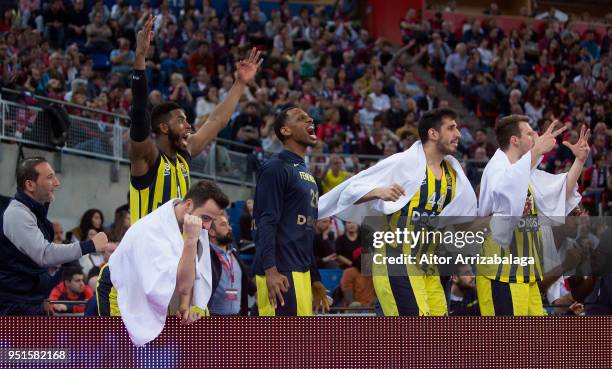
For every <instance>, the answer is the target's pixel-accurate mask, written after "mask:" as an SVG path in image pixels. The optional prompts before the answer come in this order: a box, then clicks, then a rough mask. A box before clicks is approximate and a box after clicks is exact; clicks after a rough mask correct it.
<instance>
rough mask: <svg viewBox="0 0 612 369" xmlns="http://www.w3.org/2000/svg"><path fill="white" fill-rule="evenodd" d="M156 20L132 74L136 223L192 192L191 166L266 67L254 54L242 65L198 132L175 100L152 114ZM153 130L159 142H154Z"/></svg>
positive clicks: (142, 36)
mask: <svg viewBox="0 0 612 369" xmlns="http://www.w3.org/2000/svg"><path fill="white" fill-rule="evenodd" d="M154 21H155V18H154V17H152V16H151V17H149V19H148V20H147V22H146V23H145V25H144V28H143V29H142V30H141V31H140V32H138V36H137V45H136V60H135V61H134V74H133V76H132V95H133V102H132V109H131V112H130V116H131V118H132V124H131V127H130V141H129V143H130V144H129V152H128V155H129V159H130V215H131V219H132V224H133V223H135V222H136V221H137V220H138V219H140V218H142V217H144V216H145V215H147V214H148V213H150V212H151V211H153V210H155V209H157V207H158V206H160V205H161V204H163V203H165V202H166V201H168V200H170V199H173V198H177V197H179V198H180V197H183V196H184V195H185V193H186V192H187V189H188V188H189V181H190V177H189V164H190V161H191V158H192V157H194V156H196V155H198V154H199V153H200V152H202V150H204V148H205V147H206V145H208V144H209V143H210V142H211V141H212V140H213V139H214V138H215V137H216V136H217V133H218V132H219V131H220V130H221V129H223V128H224V127H225V126H226V125H227V123H228V121H229V119H230V117H231V115H232V113H233V112H234V110H235V108H236V105H237V104H238V101H239V99H240V96H242V93H243V92H244V90H245V88H246V85H247V84H248V83H249V82H250V81H251V80H252V79H253V78H254V77H255V74H256V72H257V69H258V67H259V65H260V64H261V60H260V52H258V51H256V50H255V49H253V50H251V54H250V55H249V57H248V59H246V60H242V61H240V62H239V63H237V64H236V74H235V75H236V81H235V82H234V85H233V86H232V88H231V89H230V91H229V93H228V95H227V97H226V98H225V100H223V102H221V104H219V105H218V106H217V107H216V109H215V110H214V111H213V112H212V113H211V114H210V116H209V117H208V119H207V121H206V122H205V123H204V124H203V125H202V126H201V127H200V128H199V129H198V131H196V132H195V133H192V132H191V125H190V123H189V122H187V117H186V116H185V112H184V111H183V109H182V108H181V107H180V106H179V105H177V104H176V103H173V102H164V103H160V104H158V105H156V106H154V107H153V110H152V111H151V112H150V113H149V110H148V91H147V80H146V75H145V55H146V54H147V51H148V49H149V44H150V43H151V39H152V38H153V24H154ZM151 130H152V131H153V133H155V136H156V137H155V140H153V139H152V138H151Z"/></svg>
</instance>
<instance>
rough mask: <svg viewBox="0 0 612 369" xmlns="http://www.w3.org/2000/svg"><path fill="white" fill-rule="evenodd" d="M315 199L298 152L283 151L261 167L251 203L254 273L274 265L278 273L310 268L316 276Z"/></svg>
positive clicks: (313, 184) (312, 181) (314, 189)
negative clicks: (314, 246)
mask: <svg viewBox="0 0 612 369" xmlns="http://www.w3.org/2000/svg"><path fill="white" fill-rule="evenodd" d="M318 202H319V191H318V189H317V183H316V181H315V179H314V177H313V176H312V174H311V173H310V171H309V170H308V167H307V166H306V163H305V162H304V159H303V158H301V157H300V156H299V155H297V154H294V153H292V152H290V151H288V150H285V151H283V152H281V153H280V154H278V155H277V156H275V157H273V158H271V159H269V160H268V161H267V162H266V163H265V164H264V165H263V166H262V168H261V169H260V171H259V173H258V175H257V186H256V188H255V198H254V204H253V241H254V242H255V259H254V261H253V270H254V272H255V274H257V275H264V274H265V270H266V269H268V268H271V267H273V266H276V268H277V269H278V271H279V272H306V271H309V270H310V271H311V274H312V276H311V277H312V278H313V280H318V279H319V278H318V273H317V272H316V268H315V263H314V252H313V240H314V225H315V222H316V221H317V215H318ZM312 272H314V273H312Z"/></svg>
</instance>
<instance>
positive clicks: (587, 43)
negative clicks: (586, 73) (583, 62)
mask: <svg viewBox="0 0 612 369" xmlns="http://www.w3.org/2000/svg"><path fill="white" fill-rule="evenodd" d="M596 37H597V36H596V34H595V31H593V30H589V31H587V32H586V37H585V39H584V40H583V41H582V42H581V43H580V47H584V48H586V49H587V50H588V51H589V53H590V54H591V56H592V57H593V59H599V55H600V54H599V51H600V50H599V44H598V43H597V40H596Z"/></svg>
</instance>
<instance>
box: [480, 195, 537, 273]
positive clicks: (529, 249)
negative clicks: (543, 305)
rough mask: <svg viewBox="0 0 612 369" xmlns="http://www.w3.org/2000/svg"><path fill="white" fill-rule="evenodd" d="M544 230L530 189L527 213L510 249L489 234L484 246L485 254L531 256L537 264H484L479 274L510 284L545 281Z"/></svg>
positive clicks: (519, 225) (518, 226)
mask: <svg viewBox="0 0 612 369" xmlns="http://www.w3.org/2000/svg"><path fill="white" fill-rule="evenodd" d="M542 252H543V249H542V232H541V231H540V225H539V222H538V211H537V209H536V206H535V201H534V197H533V193H532V191H531V188H529V189H528V191H527V200H526V203H525V212H524V215H523V217H522V218H521V220H520V221H519V223H518V225H517V226H516V228H515V230H514V232H513V234H512V241H511V242H510V245H509V247H508V248H503V247H501V246H500V245H499V244H498V243H497V242H495V241H494V240H493V237H492V236H491V235H489V236H488V237H487V238H486V239H485V243H484V245H483V254H484V256H488V257H494V256H495V255H497V256H498V257H500V258H502V259H503V258H510V256H512V258H514V257H519V258H524V257H530V258H533V261H534V262H533V263H532V264H528V265H525V266H521V265H519V264H517V263H500V264H483V265H479V266H478V274H479V275H482V276H485V277H487V278H489V279H494V280H496V281H500V282H506V283H532V282H538V281H541V280H542V277H543V274H542V255H543V254H542Z"/></svg>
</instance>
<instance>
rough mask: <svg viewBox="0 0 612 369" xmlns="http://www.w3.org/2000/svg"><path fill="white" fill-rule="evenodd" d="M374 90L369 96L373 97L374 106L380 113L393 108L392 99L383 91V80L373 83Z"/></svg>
mask: <svg viewBox="0 0 612 369" xmlns="http://www.w3.org/2000/svg"><path fill="white" fill-rule="evenodd" d="M372 90H373V92H372V93H371V94H370V95H369V96H368V98H370V99H372V103H373V104H372V106H373V108H374V110H376V111H377V112H379V113H384V112H385V111H387V110H388V109H389V108H391V100H389V96H388V95H387V94H385V93H383V83H382V82H381V81H376V82H374V84H373V85H372Z"/></svg>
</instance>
